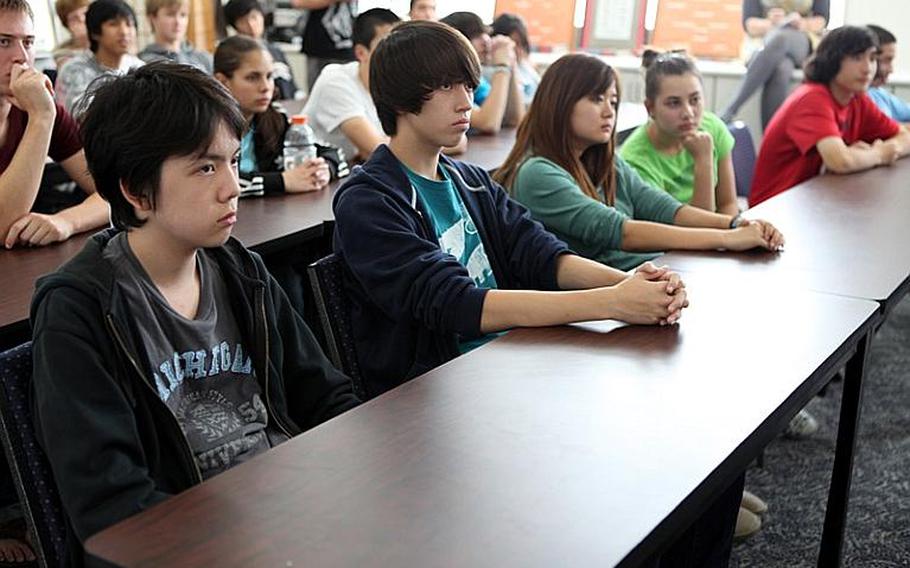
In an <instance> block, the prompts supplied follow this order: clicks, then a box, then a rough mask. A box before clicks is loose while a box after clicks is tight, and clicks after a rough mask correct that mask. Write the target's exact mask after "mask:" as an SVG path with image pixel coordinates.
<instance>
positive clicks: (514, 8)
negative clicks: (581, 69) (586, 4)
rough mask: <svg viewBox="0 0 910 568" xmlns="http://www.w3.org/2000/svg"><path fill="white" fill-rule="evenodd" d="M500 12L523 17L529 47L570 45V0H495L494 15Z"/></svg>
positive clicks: (571, 43)
mask: <svg viewBox="0 0 910 568" xmlns="http://www.w3.org/2000/svg"><path fill="white" fill-rule="evenodd" d="M504 12H508V13H511V14H518V15H520V16H521V17H522V18H524V19H525V22H526V23H527V25H528V35H529V37H530V40H531V46H532V47H539V46H545V47H554V46H563V47H567V48H572V47H574V43H573V42H574V34H575V29H574V28H573V27H572V18H573V15H574V14H575V1H574V0H547V1H545V2H542V1H541V0H496V15H497V16H498V15H499V14H502V13H504Z"/></svg>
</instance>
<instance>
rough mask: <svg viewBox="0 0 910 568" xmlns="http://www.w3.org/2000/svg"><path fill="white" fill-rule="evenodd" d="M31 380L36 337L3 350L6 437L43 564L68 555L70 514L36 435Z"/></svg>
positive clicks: (0, 384)
mask: <svg viewBox="0 0 910 568" xmlns="http://www.w3.org/2000/svg"><path fill="white" fill-rule="evenodd" d="M31 380H32V344H31V342H29V343H24V344H22V345H20V346H18V347H15V348H13V349H10V350H9V351H4V352H3V353H0V438H2V439H3V449H4V450H5V452H6V459H7V461H8V462H9V468H10V473H12V476H13V482H14V483H15V485H16V492H17V493H18V494H19V502H20V504H21V505H22V512H23V515H24V516H25V521H26V524H27V525H28V528H29V531H31V535H32V548H34V550H35V556H36V557H37V559H38V564H39V565H40V566H44V567H53V566H60V565H62V564H63V563H64V561H65V560H66V558H67V555H66V517H65V516H64V513H63V506H62V505H61V503H60V496H59V494H58V493H57V485H56V484H55V483H54V477H53V475H52V474H51V467H50V464H49V463H48V461H47V456H45V454H44V451H43V450H42V449H41V447H40V446H39V445H38V440H37V438H36V436H35V427H34V424H33V422H32V407H31V404H30V397H29V390H30V384H31Z"/></svg>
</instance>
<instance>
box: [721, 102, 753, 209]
mask: <svg viewBox="0 0 910 568" xmlns="http://www.w3.org/2000/svg"><path fill="white" fill-rule="evenodd" d="M727 129H728V130H729V131H730V134H732V135H733V140H735V145H734V146H733V152H732V158H733V172H734V174H735V175H736V195H738V196H740V197H749V190H750V189H751V188H752V172H753V170H754V169H755V144H754V143H753V142H752V132H751V131H749V127H748V126H746V123H745V122H743V121H741V120H737V121H735V122H731V123H730V124H728V125H727Z"/></svg>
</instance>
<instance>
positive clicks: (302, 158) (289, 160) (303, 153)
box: [284, 114, 316, 171]
mask: <svg viewBox="0 0 910 568" xmlns="http://www.w3.org/2000/svg"><path fill="white" fill-rule="evenodd" d="M315 157H316V135H315V134H313V129H312V128H310V125H309V124H307V117H306V116H303V115H302V114H297V115H294V116H292V117H291V126H290V127H289V128H288V131H287V133H286V134H285V135H284V171H288V170H291V169H294V168H296V167H297V166H299V165H301V164H303V163H304V162H306V161H307V160H309V159H310V158H315Z"/></svg>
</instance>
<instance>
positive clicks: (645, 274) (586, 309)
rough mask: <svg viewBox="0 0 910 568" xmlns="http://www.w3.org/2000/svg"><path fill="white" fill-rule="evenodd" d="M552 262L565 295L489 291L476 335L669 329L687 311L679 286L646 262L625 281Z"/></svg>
mask: <svg viewBox="0 0 910 568" xmlns="http://www.w3.org/2000/svg"><path fill="white" fill-rule="evenodd" d="M556 262H557V265H556V277H557V281H558V283H559V287H560V288H562V289H564V290H571V291H566V292H539V291H526V290H490V291H489V292H488V293H487V296H486V298H485V300H484V307H483V314H482V316H481V330H482V331H483V332H484V333H490V332H493V331H501V330H503V329H509V328H511V327H540V326H547V325H561V324H565V323H572V322H576V321H586V320H599V319H618V320H621V321H626V322H629V323H648V324H658V323H659V324H662V325H663V324H672V323H675V322H676V321H677V320H678V319H679V317H680V316H681V315H682V314H681V311H682V309H683V308H685V307H686V306H688V305H689V303H688V300H687V298H686V291H685V284H684V283H683V282H682V280H681V279H680V278H679V275H678V274H676V273H674V272H671V271H670V270H669V269H667V267H656V266H654V265H653V264H651V263H650V262H646V263H644V264H643V265H641V266H640V267H638V268H637V269H636V270H635V272H634V273H633V274H632V275H629V274H628V273H626V272H623V271H621V270H616V269H615V268H611V267H609V266H605V265H603V264H600V263H599V262H594V261H592V260H588V259H586V258H582V257H580V256H576V255H573V254H564V255H562V256H560V257H559V258H558V259H557V261H556ZM529 306H533V308H532V309H529V308H528V307H529Z"/></svg>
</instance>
